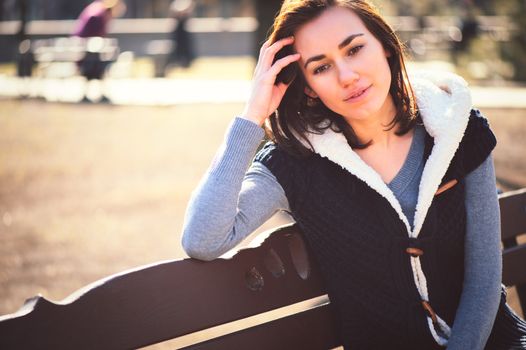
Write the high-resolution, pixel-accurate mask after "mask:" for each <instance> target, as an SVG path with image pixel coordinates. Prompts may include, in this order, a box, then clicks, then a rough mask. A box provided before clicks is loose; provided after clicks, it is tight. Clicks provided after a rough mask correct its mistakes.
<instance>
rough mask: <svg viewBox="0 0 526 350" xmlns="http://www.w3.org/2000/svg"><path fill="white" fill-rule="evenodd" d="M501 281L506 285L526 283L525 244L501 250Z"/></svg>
mask: <svg viewBox="0 0 526 350" xmlns="http://www.w3.org/2000/svg"><path fill="white" fill-rule="evenodd" d="M502 264H503V265H504V266H505V268H504V269H503V271H502V282H503V283H504V284H505V285H507V286H515V285H521V284H526V245H522V246H517V247H513V248H509V249H504V251H503V252H502Z"/></svg>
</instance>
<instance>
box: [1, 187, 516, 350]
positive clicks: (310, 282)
mask: <svg viewBox="0 0 526 350" xmlns="http://www.w3.org/2000/svg"><path fill="white" fill-rule="evenodd" d="M500 201H501V210H502V228H503V239H504V242H509V241H511V240H512V239H514V238H515V237H516V236H517V235H518V234H519V233H524V232H526V189H524V190H521V191H516V192H514V193H507V194H504V195H502V196H501V198H500ZM253 245H254V246H257V247H255V248H247V249H243V250H240V251H239V252H237V254H235V255H234V256H233V257H231V258H225V259H217V260H214V261H212V262H206V263H205V262H200V261H197V260H193V259H184V260H178V261H168V262H161V263H157V264H154V265H149V266H145V267H141V268H138V269H135V270H131V271H126V272H123V273H121V274H118V275H114V276H110V277H108V278H106V279H103V280H100V281H97V282H95V283H93V284H91V285H88V286H86V287H85V288H83V289H81V290H79V291H77V292H76V293H74V294H72V295H71V296H70V297H68V298H66V299H65V300H63V301H61V302H59V303H53V302H50V301H48V300H46V299H44V298H43V297H41V296H37V297H35V298H33V299H30V300H28V301H27V302H26V304H25V305H24V306H23V307H22V309H21V310H20V311H18V312H17V313H15V314H11V315H6V316H3V317H0V349H128V348H138V347H143V346H146V345H149V344H154V343H159V342H163V341H167V342H168V344H169V345H170V346H171V347H172V348H185V349H245V348H247V349H298V348H301V349H332V348H335V347H337V346H338V345H340V341H339V340H338V337H337V334H336V332H335V320H334V318H333V313H332V312H331V310H330V309H331V305H330V304H329V303H328V298H327V296H326V290H325V287H324V285H323V283H322V278H321V275H320V272H319V270H318V268H317V266H316V265H315V264H313V261H312V259H311V258H310V256H309V252H308V248H307V247H306V246H305V243H304V241H303V239H302V236H301V233H300V232H299V230H298V229H297V227H296V226H295V225H289V226H284V227H282V228H279V229H277V230H275V231H273V232H272V233H271V234H266V235H262V236H260V237H258V242H253ZM525 252H526V245H523V246H519V245H516V246H515V247H513V248H506V249H505V250H504V252H503V253H504V283H505V284H506V285H515V284H523V286H524V285H526V283H525V282H526V271H525V270H524V268H521V267H524V266H526V253H525ZM521 298H522V302H523V303H524V300H526V299H525V298H524V296H521Z"/></svg>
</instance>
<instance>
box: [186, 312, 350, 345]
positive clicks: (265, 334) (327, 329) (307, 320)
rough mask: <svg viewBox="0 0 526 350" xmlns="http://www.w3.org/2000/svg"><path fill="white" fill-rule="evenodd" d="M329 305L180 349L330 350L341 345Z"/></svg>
mask: <svg viewBox="0 0 526 350" xmlns="http://www.w3.org/2000/svg"><path fill="white" fill-rule="evenodd" d="M330 308H331V306H330V305H329V304H327V305H324V306H320V307H317V308H314V309H311V310H308V311H304V312H301V313H299V314H295V315H292V316H288V317H285V318H282V319H279V320H276V321H272V322H269V323H265V324H262V325H260V326H256V327H253V328H249V329H246V330H243V331H241V332H237V333H233V334H229V335H226V336H224V337H219V338H215V339H212V340H210V341H207V342H204V343H201V344H198V345H194V346H189V347H186V348H183V349H184V350H232V349H251V350H268V349H274V350H280V349H283V350H285V349H287V350H288V349H302V350H320V349H333V348H335V347H337V346H339V345H341V342H340V340H339V338H338V335H337V333H336V331H335V330H336V329H337V328H336V322H335V319H334V316H333V315H334V313H333V312H331V310H330Z"/></svg>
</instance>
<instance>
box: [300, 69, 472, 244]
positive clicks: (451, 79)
mask: <svg viewBox="0 0 526 350" xmlns="http://www.w3.org/2000/svg"><path fill="white" fill-rule="evenodd" d="M409 78H410V79H409V80H410V82H411V85H412V87H413V91H414V93H415V96H416V101H417V105H418V108H419V110H420V114H421V116H422V120H423V122H424V126H425V129H426V131H427V132H428V133H429V134H430V135H431V136H432V137H433V138H434V146H433V149H432V151H431V154H430V155H429V158H428V159H427V162H426V164H425V167H424V171H423V173H422V180H421V182H420V187H419V193H418V202H417V205H416V211H415V218H414V229H413V230H411V227H410V225H409V221H408V220H407V218H406V216H405V215H404V213H403V211H402V208H401V206H400V203H399V202H398V200H397V199H396V197H395V196H394V194H393V192H392V191H391V190H390V189H389V187H388V186H387V185H386V184H385V183H384V181H383V180H382V178H381V177H380V175H379V174H378V173H377V172H376V171H375V170H374V169H373V168H371V167H370V166H369V165H367V164H366V163H365V162H364V161H363V160H362V159H361V158H360V157H359V156H358V154H357V153H356V152H354V151H353V150H352V149H351V147H350V146H349V145H348V143H347V140H346V139H345V137H344V136H343V134H341V133H336V132H334V131H332V130H331V129H330V128H329V129H327V130H326V131H325V132H324V133H323V134H321V135H319V134H314V133H312V134H309V135H308V138H309V141H310V142H311V144H312V146H313V147H314V152H316V153H318V154H319V155H320V156H322V157H326V158H328V159H329V160H331V161H332V162H334V163H336V164H339V165H340V166H341V167H342V168H344V169H346V170H347V171H349V172H350V173H351V174H353V175H355V176H356V177H358V178H359V179H361V180H363V181H364V182H365V183H367V185H369V186H370V187H371V188H372V189H374V190H375V191H376V192H378V193H379V194H380V195H382V196H383V197H385V198H386V199H387V201H388V202H389V203H390V204H391V206H392V207H393V208H394V209H395V210H396V212H397V213H398V215H399V216H400V219H401V220H402V221H403V222H404V224H405V225H406V228H407V232H408V234H409V236H410V237H417V236H418V234H419V233H420V230H421V228H422V225H423V223H424V220H425V217H426V214H427V211H428V209H429V207H430V206H431V202H432V200H433V197H434V195H435V192H436V191H437V189H438V187H439V185H440V182H441V180H442V178H443V176H444V175H445V173H446V171H447V169H448V167H449V164H450V162H451V160H452V159H453V156H454V155H455V151H456V150H457V148H458V145H459V143H460V141H461V140H462V137H463V136H464V131H465V130H466V127H467V124H468V120H469V114H470V110H471V107H472V104H471V94H470V92H469V90H468V86H467V83H466V81H465V80H464V79H462V78H461V77H459V76H457V75H455V74H452V73H447V72H440V73H434V72H418V73H414V74H410V76H409Z"/></svg>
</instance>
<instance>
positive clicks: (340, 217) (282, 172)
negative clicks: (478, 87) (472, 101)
mask: <svg viewBox="0 0 526 350" xmlns="http://www.w3.org/2000/svg"><path fill="white" fill-rule="evenodd" d="M477 115H478V111H472V113H471V116H470V120H469V123H468V127H467V129H466V132H465V134H464V136H463V139H462V141H461V143H460V146H459V147H458V149H457V151H456V153H455V156H454V157H453V160H452V161H451V163H450V165H449V168H448V171H447V172H446V174H445V176H444V177H443V179H442V184H445V183H448V182H450V181H451V180H453V179H455V180H457V181H458V183H457V184H456V185H455V186H453V187H452V188H450V189H448V190H446V191H444V192H442V193H441V194H438V195H436V196H435V197H434V199H433V202H432V204H431V207H430V208H429V211H428V213H427V216H426V219H425V221H424V225H423V227H422V230H421V232H420V234H419V237H418V238H416V239H415V238H408V236H407V231H406V227H405V226H404V224H403V222H402V221H401V220H400V217H399V216H398V214H397V212H396V211H395V210H394V209H393V207H392V206H391V205H390V204H389V203H388V201H387V200H386V199H385V198H383V197H382V196H381V195H380V194H378V193H377V192H376V191H374V190H372V189H371V188H370V187H369V186H368V185H367V184H366V183H365V182H363V181H362V180H361V179H359V178H357V177H356V176H354V175H353V174H351V173H349V172H348V171H346V170H345V169H343V168H342V167H341V166H340V165H338V164H336V163H333V162H332V161H330V160H328V159H327V158H324V157H321V156H320V155H318V154H316V153H312V154H311V155H309V156H308V157H305V158H297V157H294V156H291V155H289V154H287V153H286V152H284V151H283V150H282V149H280V147H279V146H277V145H276V144H274V143H267V144H266V145H265V146H264V147H263V149H262V150H261V151H260V152H259V153H258V154H257V155H256V158H255V161H257V162H261V163H263V164H264V165H265V166H266V167H267V168H268V169H269V170H270V171H271V172H272V173H273V174H274V175H275V176H276V178H277V180H278V182H279V183H280V184H281V186H282V187H283V189H284V191H285V194H286V196H287V199H288V201H289V206H290V209H291V214H292V216H293V217H294V219H295V220H296V222H297V224H298V226H299V227H300V228H301V229H302V231H303V233H304V236H305V239H306V241H307V244H308V245H309V248H310V251H311V252H312V253H313V255H314V258H315V260H317V263H318V264H319V265H320V267H321V270H322V272H323V274H324V277H325V280H326V284H327V288H328V294H329V298H330V300H331V305H332V306H333V310H334V311H335V314H336V317H337V318H338V320H339V325H340V326H341V327H340V328H341V329H340V331H341V337H342V341H343V343H344V345H345V348H351V349H442V348H443V347H441V346H439V345H438V344H437V343H436V341H435V340H434V339H433V337H432V335H431V333H430V331H429V328H428V325H427V317H426V310H424V308H423V307H422V303H421V298H420V295H419V293H418V291H417V288H416V285H415V282H414V278H413V273H412V269H411V265H410V256H409V254H408V253H407V251H406V249H407V248H408V247H413V248H418V249H420V250H422V251H423V252H424V254H423V255H422V256H421V262H422V269H423V271H424V273H425V275H426V277H427V286H428V291H429V301H430V304H431V306H432V309H433V310H434V311H435V312H436V313H437V314H438V315H440V317H442V319H443V320H444V321H446V322H447V324H448V325H450V326H452V325H453V321H454V317H455V312H456V310H457V307H458V304H459V300H460V295H461V292H462V281H463V271H464V263H463V260H464V236H465V226H466V210H465V206H464V181H463V179H464V177H465V176H466V175H467V174H468V173H469V172H471V171H472V170H474V169H475V168H476V167H477V166H478V165H480V164H481V163H482V162H483V161H484V160H485V159H486V158H487V157H488V155H489V153H490V152H491V150H492V149H493V148H494V147H495V144H496V140H495V137H494V135H493V133H492V132H491V131H490V129H489V126H488V124H487V121H486V120H485V119H484V118H482V117H478V116H477ZM432 147H433V139H432V138H431V137H430V136H429V135H427V136H426V150H425V152H424V153H425V154H424V157H425V159H427V157H428V156H429V154H430V152H431V149H432Z"/></svg>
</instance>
